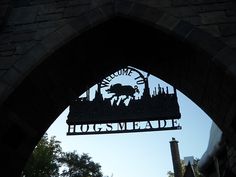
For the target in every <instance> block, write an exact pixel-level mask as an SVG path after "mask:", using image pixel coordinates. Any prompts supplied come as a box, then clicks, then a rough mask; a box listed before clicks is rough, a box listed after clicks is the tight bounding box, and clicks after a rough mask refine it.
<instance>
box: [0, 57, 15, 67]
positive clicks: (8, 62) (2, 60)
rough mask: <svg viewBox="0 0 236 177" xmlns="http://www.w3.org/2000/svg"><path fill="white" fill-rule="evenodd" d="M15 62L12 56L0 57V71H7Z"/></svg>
mask: <svg viewBox="0 0 236 177" xmlns="http://www.w3.org/2000/svg"><path fill="white" fill-rule="evenodd" d="M15 61H16V57H14V56H11V55H10V56H0V69H9V68H10V67H11V66H12V65H13V64H14V63H15Z"/></svg>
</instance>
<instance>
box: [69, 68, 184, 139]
mask: <svg viewBox="0 0 236 177" xmlns="http://www.w3.org/2000/svg"><path fill="white" fill-rule="evenodd" d="M149 76H150V74H148V73H147V74H146V75H144V74H143V73H142V72H140V71H139V70H137V69H136V68H133V67H130V66H128V67H126V68H123V69H121V70H119V71H117V72H115V73H113V74H111V75H110V76H108V77H106V78H105V79H103V80H102V81H101V82H100V83H98V84H97V85H96V88H95V90H94V92H95V96H94V99H93V100H90V90H88V91H87V92H86V95H85V96H80V97H78V98H76V99H75V100H72V103H71V105H70V111H69V114H68V119H67V124H68V132H67V135H89V134H109V133H129V132H147V131H161V130H178V129H181V126H180V125H179V123H178V120H179V119H180V117H181V114H180V112H179V105H178V101H177V94H176V89H175V88H173V93H169V89H168V87H166V88H163V87H161V86H160V84H157V86H156V87H155V89H154V91H153V93H152V94H151V93H150V88H149V79H148V78H149Z"/></svg>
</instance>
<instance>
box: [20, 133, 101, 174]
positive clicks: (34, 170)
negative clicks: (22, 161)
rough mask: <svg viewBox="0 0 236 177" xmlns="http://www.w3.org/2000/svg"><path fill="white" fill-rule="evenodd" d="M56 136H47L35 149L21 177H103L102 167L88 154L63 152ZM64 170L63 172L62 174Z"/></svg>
mask: <svg viewBox="0 0 236 177" xmlns="http://www.w3.org/2000/svg"><path fill="white" fill-rule="evenodd" d="M60 143H61V142H60V141H57V140H56V139H55V136H53V137H51V138H50V139H49V138H48V135H47V134H45V135H44V136H43V137H42V139H41V140H40V141H39V143H38V144H37V146H36V147H35V149H34V151H33V153H32V154H31V156H30V158H29V160H28V162H27V164H26V166H25V168H24V169H23V171H22V174H21V177H59V176H60V177H103V175H102V172H101V166H100V165H99V164H98V163H95V162H93V161H92V160H91V157H89V156H88V154H85V153H83V154H82V155H81V156H80V155H79V154H77V152H76V151H74V152H63V151H62V148H61V146H60ZM61 169H62V172H61V173H60V171H61Z"/></svg>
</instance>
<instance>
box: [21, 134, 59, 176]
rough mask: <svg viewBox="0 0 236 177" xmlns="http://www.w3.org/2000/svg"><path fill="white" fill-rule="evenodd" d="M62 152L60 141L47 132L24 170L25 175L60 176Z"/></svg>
mask: <svg viewBox="0 0 236 177" xmlns="http://www.w3.org/2000/svg"><path fill="white" fill-rule="evenodd" d="M60 154H61V146H60V142H59V141H57V140H55V136H54V137H51V138H50V139H48V136H47V134H45V135H44V136H43V137H42V139H41V140H40V141H39V143H38V144H37V146H36V147H35V149H34V151H33V153H32V155H31V157H30V158H29V160H28V162H27V164H26V166H25V168H24V170H23V172H22V176H23V177H58V176H59V167H60V165H59V162H58V159H59V157H60Z"/></svg>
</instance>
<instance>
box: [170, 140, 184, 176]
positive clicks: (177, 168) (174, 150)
mask: <svg viewBox="0 0 236 177" xmlns="http://www.w3.org/2000/svg"><path fill="white" fill-rule="evenodd" d="M170 149H171V155H172V163H173V168H174V174H175V177H183V174H182V167H181V162H180V156H179V147H178V141H176V140H175V138H172V141H170Z"/></svg>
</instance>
